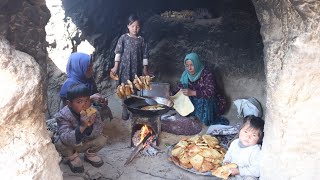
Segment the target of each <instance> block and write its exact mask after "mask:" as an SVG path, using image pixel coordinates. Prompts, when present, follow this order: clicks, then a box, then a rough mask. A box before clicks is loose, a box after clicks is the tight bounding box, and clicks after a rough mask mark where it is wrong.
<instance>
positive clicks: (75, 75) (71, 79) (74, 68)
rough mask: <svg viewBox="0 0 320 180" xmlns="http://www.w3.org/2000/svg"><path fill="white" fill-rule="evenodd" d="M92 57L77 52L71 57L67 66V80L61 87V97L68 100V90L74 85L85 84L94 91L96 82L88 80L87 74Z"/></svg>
mask: <svg viewBox="0 0 320 180" xmlns="http://www.w3.org/2000/svg"><path fill="white" fill-rule="evenodd" d="M90 59H91V57H90V55H88V54H85V53H79V52H75V53H72V54H71V55H70V57H69V60H68V64H67V68H66V70H67V80H66V81H65V82H64V84H63V85H62V87H61V90H60V97H63V98H66V97H67V91H68V88H69V87H70V86H71V85H72V84H77V83H82V84H85V85H86V86H87V87H88V88H89V89H90V90H91V91H93V87H94V82H93V79H92V78H89V79H88V78H86V75H85V74H86V72H87V69H88V67H89V65H90Z"/></svg>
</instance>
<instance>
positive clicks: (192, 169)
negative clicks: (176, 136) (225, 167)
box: [167, 144, 216, 177]
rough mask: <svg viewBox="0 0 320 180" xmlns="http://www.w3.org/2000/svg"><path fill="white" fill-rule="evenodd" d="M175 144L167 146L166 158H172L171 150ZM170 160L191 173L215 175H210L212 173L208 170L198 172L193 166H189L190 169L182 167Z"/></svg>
mask: <svg viewBox="0 0 320 180" xmlns="http://www.w3.org/2000/svg"><path fill="white" fill-rule="evenodd" d="M175 145H176V144H173V145H171V146H169V147H168V151H167V157H168V158H173V156H172V155H171V150H172V149H173V148H174V146H175ZM171 162H173V164H175V165H176V166H178V167H180V168H181V169H183V170H186V171H189V172H191V173H194V174H199V175H203V176H211V177H216V176H214V175H212V173H211V172H210V171H208V172H205V173H202V172H199V171H197V170H195V169H194V168H191V169H188V168H184V167H182V166H180V164H178V163H176V162H175V161H171Z"/></svg>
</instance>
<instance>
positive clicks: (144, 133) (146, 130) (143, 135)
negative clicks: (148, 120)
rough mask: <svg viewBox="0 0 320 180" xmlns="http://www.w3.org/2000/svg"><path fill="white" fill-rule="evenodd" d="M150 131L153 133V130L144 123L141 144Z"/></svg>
mask: <svg viewBox="0 0 320 180" xmlns="http://www.w3.org/2000/svg"><path fill="white" fill-rule="evenodd" d="M148 133H151V134H152V130H151V129H150V128H149V127H148V126H147V125H143V126H142V128H141V132H140V141H139V144H140V143H141V142H142V141H143V139H144V137H146V136H147V134H148Z"/></svg>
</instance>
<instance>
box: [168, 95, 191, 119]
mask: <svg viewBox="0 0 320 180" xmlns="http://www.w3.org/2000/svg"><path fill="white" fill-rule="evenodd" d="M170 99H171V100H172V101H173V103H174V104H173V108H174V109H175V110H176V111H177V112H178V113H179V114H180V115H181V116H187V115H188V114H190V113H192V112H193V111H194V106H193V104H192V102H191V101H190V99H189V97H188V96H186V95H184V94H183V93H182V92H181V91H179V92H178V93H177V94H175V95H174V96H171V98H170Z"/></svg>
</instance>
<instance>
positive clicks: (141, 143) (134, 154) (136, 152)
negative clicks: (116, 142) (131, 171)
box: [124, 132, 152, 166]
mask: <svg viewBox="0 0 320 180" xmlns="http://www.w3.org/2000/svg"><path fill="white" fill-rule="evenodd" d="M151 135H152V134H151V133H150V132H149V133H148V134H147V135H146V136H145V137H144V138H143V140H142V141H141V142H140V143H139V144H138V145H137V146H136V147H135V148H134V150H133V152H132V153H131V154H130V156H129V158H128V159H127V161H126V162H125V163H124V165H125V166H126V165H128V164H129V163H130V162H131V161H132V160H133V158H134V157H136V155H137V154H138V153H139V152H140V151H141V150H142V149H143V145H144V143H145V142H146V141H147V139H148V138H149V137H150V136H151Z"/></svg>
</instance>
